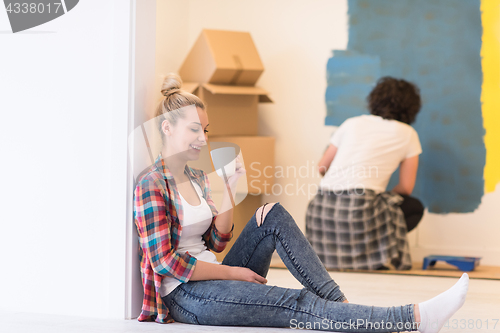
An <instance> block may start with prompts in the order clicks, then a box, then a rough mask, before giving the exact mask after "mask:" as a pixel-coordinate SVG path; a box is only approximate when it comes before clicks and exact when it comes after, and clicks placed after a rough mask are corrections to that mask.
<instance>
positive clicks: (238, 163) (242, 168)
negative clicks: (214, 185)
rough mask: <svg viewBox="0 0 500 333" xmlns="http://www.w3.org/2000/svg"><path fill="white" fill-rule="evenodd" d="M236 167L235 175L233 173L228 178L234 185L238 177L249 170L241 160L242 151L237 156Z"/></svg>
mask: <svg viewBox="0 0 500 333" xmlns="http://www.w3.org/2000/svg"><path fill="white" fill-rule="evenodd" d="M235 169H236V172H235V173H234V175H232V176H231V177H229V178H228V179H227V181H228V183H229V184H231V185H233V184H234V185H236V183H237V182H238V179H239V178H240V177H241V176H243V175H244V174H245V173H246V172H247V171H246V170H245V166H244V165H243V163H242V162H241V153H240V154H238V156H236V168H235Z"/></svg>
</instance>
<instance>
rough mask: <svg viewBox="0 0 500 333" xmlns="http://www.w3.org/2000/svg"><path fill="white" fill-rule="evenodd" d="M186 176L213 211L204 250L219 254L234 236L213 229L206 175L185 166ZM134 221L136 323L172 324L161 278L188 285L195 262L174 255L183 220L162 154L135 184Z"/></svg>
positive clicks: (206, 233)
mask: <svg viewBox="0 0 500 333" xmlns="http://www.w3.org/2000/svg"><path fill="white" fill-rule="evenodd" d="M186 172H187V174H188V176H189V177H190V178H191V179H192V180H193V181H195V182H197V183H198V185H200V188H201V189H203V197H204V198H205V200H206V201H207V203H208V205H209V206H210V209H211V210H212V215H213V220H212V224H211V225H210V227H209V228H208V229H207V231H206V232H205V233H204V234H203V236H202V237H203V240H204V241H205V244H206V246H207V248H209V249H211V250H213V251H215V252H221V251H222V250H224V248H225V247H226V244H227V243H228V242H229V241H230V240H231V237H232V236H233V230H232V229H231V231H230V232H229V233H227V234H225V233H221V232H219V231H218V230H217V228H216V227H215V220H216V216H217V209H216V208H215V204H214V202H213V200H212V197H211V195H210V184H209V182H208V177H207V175H206V173H205V172H203V171H202V170H198V169H193V168H190V167H188V166H186ZM134 195H135V197H134V219H135V225H136V227H137V231H138V233H139V242H140V245H141V247H140V258H141V275H142V284H143V286H144V300H143V303H142V311H141V315H140V316H139V318H138V320H139V321H153V320H154V321H156V322H158V323H163V324H164V323H170V322H173V319H172V317H171V316H168V309H167V307H166V306H165V304H164V303H163V301H162V299H161V295H160V292H159V291H160V286H161V281H162V280H163V277H165V276H168V277H174V278H176V279H178V280H179V281H181V282H183V283H185V282H187V281H189V279H190V277H191V275H192V274H193V271H194V269H195V266H196V261H197V259H196V258H195V257H193V256H191V255H190V254H189V253H184V254H180V253H177V248H178V246H179V240H180V237H181V234H182V226H181V224H180V221H181V220H182V219H183V211H182V205H181V204H180V202H181V200H180V197H179V192H178V191H177V188H176V186H175V181H174V178H173V176H172V174H171V173H170V171H169V170H168V169H167V168H166V167H165V164H164V162H163V158H162V156H161V154H160V155H159V156H158V158H157V159H156V161H155V163H154V164H153V165H152V166H151V167H150V169H149V170H148V171H147V173H145V174H144V175H143V176H142V177H141V178H140V179H139V181H138V183H137V186H136V188H135V192H134ZM233 228H234V226H233Z"/></svg>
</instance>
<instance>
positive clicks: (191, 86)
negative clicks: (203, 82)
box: [181, 82, 200, 94]
mask: <svg viewBox="0 0 500 333" xmlns="http://www.w3.org/2000/svg"><path fill="white" fill-rule="evenodd" d="M199 86H200V84H199V83H196V82H182V87H181V89H182V90H184V91H187V92H189V93H191V94H194V93H195V92H196V89H198V87H199Z"/></svg>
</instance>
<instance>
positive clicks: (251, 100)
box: [183, 82, 272, 136]
mask: <svg viewBox="0 0 500 333" xmlns="http://www.w3.org/2000/svg"><path fill="white" fill-rule="evenodd" d="M183 89H184V90H186V91H188V92H191V93H193V94H195V95H196V96H198V97H200V98H201V100H202V101H203V102H204V103H205V104H206V107H207V114H208V118H209V123H210V126H209V129H208V130H209V135H211V136H220V135H224V136H226V135H257V132H258V127H259V115H258V103H259V102H260V103H269V102H272V100H271V99H270V98H269V96H268V95H267V94H268V93H267V91H265V90H264V89H261V88H258V87H239V86H221V85H215V84H210V83H205V84H198V83H191V82H186V83H184V84H183Z"/></svg>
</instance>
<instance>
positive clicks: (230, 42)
mask: <svg viewBox="0 0 500 333" xmlns="http://www.w3.org/2000/svg"><path fill="white" fill-rule="evenodd" d="M203 34H205V36H206V38H207V40H208V44H209V45H210V50H211V51H212V55H213V57H214V60H215V63H216V66H217V68H220V69H236V70H240V69H245V70H247V69H248V70H261V71H263V70H264V65H263V64H262V61H261V60H260V57H259V53H258V52H257V48H256V47H255V44H254V43H253V40H252V36H251V35H250V33H248V32H240V31H226V30H208V29H205V30H203Z"/></svg>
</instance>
